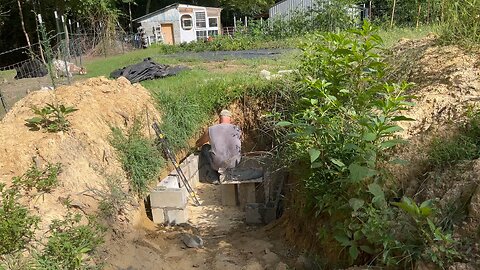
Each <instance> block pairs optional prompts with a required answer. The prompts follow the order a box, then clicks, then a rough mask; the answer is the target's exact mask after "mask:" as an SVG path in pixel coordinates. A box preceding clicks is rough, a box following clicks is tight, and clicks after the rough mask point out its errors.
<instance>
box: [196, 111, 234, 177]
mask: <svg viewBox="0 0 480 270" xmlns="http://www.w3.org/2000/svg"><path fill="white" fill-rule="evenodd" d="M219 118H220V119H219V123H218V124H216V125H213V126H211V127H209V128H208V129H207V130H206V131H205V133H204V134H203V135H202V136H201V137H200V139H198V140H197V142H196V146H197V147H200V146H201V147H202V148H201V158H204V160H206V161H207V162H208V163H209V165H210V166H209V167H210V169H211V170H212V171H210V173H208V172H207V174H209V175H208V176H209V178H210V180H211V181H212V182H216V181H218V179H219V173H223V172H224V171H225V170H227V169H232V168H234V167H235V166H237V164H238V163H240V159H241V147H242V144H241V135H242V131H241V130H240V128H239V127H238V126H237V125H234V124H232V113H231V112H230V111H228V110H222V111H221V112H220V117H219Z"/></svg>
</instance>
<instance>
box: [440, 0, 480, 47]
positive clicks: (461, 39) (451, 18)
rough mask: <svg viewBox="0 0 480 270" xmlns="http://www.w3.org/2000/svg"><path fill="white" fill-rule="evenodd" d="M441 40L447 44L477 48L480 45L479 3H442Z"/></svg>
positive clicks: (475, 0)
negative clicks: (443, 13)
mask: <svg viewBox="0 0 480 270" xmlns="http://www.w3.org/2000/svg"><path fill="white" fill-rule="evenodd" d="M444 5H445V7H444V12H445V15H444V16H443V24H442V25H441V30H440V31H441V38H442V40H443V41H445V42H447V43H461V44H469V45H475V46H478V44H479V43H480V1H478V0H461V1H460V0H452V1H444Z"/></svg>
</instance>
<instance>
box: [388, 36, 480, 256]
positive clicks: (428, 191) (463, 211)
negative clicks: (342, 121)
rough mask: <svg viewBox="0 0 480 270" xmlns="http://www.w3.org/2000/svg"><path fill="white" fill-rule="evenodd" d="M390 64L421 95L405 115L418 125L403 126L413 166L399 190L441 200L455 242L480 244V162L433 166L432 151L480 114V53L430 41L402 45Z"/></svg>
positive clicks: (401, 176) (402, 173) (473, 250)
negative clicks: (438, 140)
mask: <svg viewBox="0 0 480 270" xmlns="http://www.w3.org/2000/svg"><path fill="white" fill-rule="evenodd" d="M390 62H392V63H393V64H394V74H395V76H398V75H399V74H400V75H401V77H402V78H403V79H405V80H407V81H409V82H413V83H415V86H414V87H413V88H412V89H411V90H410V91H409V94H412V95H414V96H416V99H415V100H414V102H415V106H414V107H413V108H411V109H410V110H409V111H407V112H406V113H405V115H406V116H408V117H411V118H414V119H415V120H416V121H412V122H404V123H401V126H402V127H403V128H404V129H405V130H404V131H403V132H402V134H401V136H402V137H404V138H407V139H408V140H409V144H408V145H406V146H405V147H403V148H402V149H400V150H399V153H398V154H399V156H400V157H401V158H403V159H405V160H408V161H409V164H408V166H403V167H398V168H396V170H395V176H396V178H397V180H399V185H400V186H401V187H402V190H403V192H404V193H405V195H406V196H409V197H413V198H415V199H416V200H417V201H424V200H427V199H434V200H436V201H437V208H438V209H439V210H440V211H441V213H442V217H443V219H442V220H441V222H442V225H443V226H445V227H450V228H452V229H453V235H454V238H455V239H457V240H459V241H462V242H463V243H465V239H471V237H472V236H473V235H476V238H477V239H478V234H477V232H478V227H479V224H480V187H479V184H480V181H479V180H478V179H479V177H480V174H479V173H480V160H473V161H464V162H460V163H459V164H456V165H454V166H444V167H432V165H431V164H429V162H428V151H429V149H430V145H431V144H430V142H431V141H432V139H434V138H449V137H450V136H454V135H455V134H457V133H458V132H459V130H458V127H460V126H462V125H464V124H465V123H466V122H467V120H468V116H467V112H468V111H469V110H470V111H471V110H478V109H480V106H479V105H480V104H479V101H480V54H479V53H478V52H468V51H466V50H464V49H462V48H459V47H457V46H441V45H438V44H437V40H436V39H435V37H434V36H429V37H427V38H424V39H421V40H402V41H400V42H399V44H398V45H396V46H395V47H394V48H393V55H392V58H391V61H390ZM464 248H465V250H464ZM467 250H468V251H467ZM460 251H461V252H465V254H480V247H479V245H478V244H476V245H469V244H467V245H463V246H462V247H461V248H460ZM477 256H478V255H477ZM475 260H478V259H476V258H473V257H472V259H471V260H469V261H470V262H471V263H472V262H475ZM476 263H479V262H478V261H477V262H476Z"/></svg>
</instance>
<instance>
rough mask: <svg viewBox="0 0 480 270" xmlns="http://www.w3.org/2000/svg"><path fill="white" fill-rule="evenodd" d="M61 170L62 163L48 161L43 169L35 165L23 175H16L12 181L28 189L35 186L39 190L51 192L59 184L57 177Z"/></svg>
mask: <svg viewBox="0 0 480 270" xmlns="http://www.w3.org/2000/svg"><path fill="white" fill-rule="evenodd" d="M60 172H61V164H60V163H57V164H51V163H48V164H47V166H46V167H45V169H43V170H40V169H39V168H37V167H36V166H35V165H33V166H32V167H30V169H28V170H27V172H26V173H24V174H23V175H22V176H19V177H14V178H13V180H12V182H13V184H14V185H15V186H17V187H21V188H23V189H24V190H26V191H30V190H31V189H33V188H35V189H36V190H37V191H38V192H50V191H52V189H54V188H55V187H57V186H58V179H57V177H58V174H59V173H60Z"/></svg>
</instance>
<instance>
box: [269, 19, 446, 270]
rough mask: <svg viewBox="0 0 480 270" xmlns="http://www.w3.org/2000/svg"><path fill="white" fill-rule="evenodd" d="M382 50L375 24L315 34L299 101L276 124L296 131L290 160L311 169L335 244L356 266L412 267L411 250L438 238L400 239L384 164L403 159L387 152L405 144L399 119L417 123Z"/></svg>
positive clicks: (311, 201) (310, 191)
mask: <svg viewBox="0 0 480 270" xmlns="http://www.w3.org/2000/svg"><path fill="white" fill-rule="evenodd" d="M381 51H382V39H381V38H380V37H379V36H378V35H377V34H376V33H375V29H374V27H373V26H372V25H371V24H370V23H369V22H365V23H364V25H363V27H362V28H361V29H354V30H350V31H348V32H344V33H339V34H334V33H326V34H322V35H320V34H317V35H314V36H312V37H311V38H310V40H309V41H308V42H307V43H306V44H305V45H304V46H303V59H302V65H301V68H300V71H301V74H302V76H303V85H302V87H301V89H299V93H298V94H299V95H300V98H299V101H298V102H297V103H296V104H294V106H293V107H292V110H293V111H292V112H291V115H290V117H289V118H288V119H287V120H288V121H282V122H279V123H278V126H285V127H289V128H290V131H291V132H292V134H291V135H290V137H288V140H289V144H288V145H287V151H288V153H290V154H291V153H293V155H290V157H289V159H288V162H290V163H291V164H292V158H293V159H294V161H297V162H295V163H293V164H298V161H300V162H303V163H307V164H308V166H309V167H310V171H309V173H308V176H307V177H306V178H305V188H306V192H307V195H308V196H307V203H308V205H309V206H311V208H312V209H313V210H314V212H315V214H316V215H317V216H318V217H319V218H321V219H322V220H326V221H327V222H323V223H322V224H323V227H322V228H319V232H318V235H319V236H320V237H321V239H322V240H323V241H325V242H326V243H330V242H331V241H332V240H333V241H337V242H338V243H339V244H340V245H341V246H342V247H343V248H344V249H345V250H346V251H347V253H348V257H349V258H350V262H351V263H354V262H357V263H362V262H368V261H369V260H370V261H375V262H376V263H379V264H386V265H400V264H403V265H409V264H411V263H412V261H414V260H415V259H418V258H419V257H415V256H412V254H424V253H425V252H427V250H428V249H429V245H430V244H432V243H431V242H430V241H424V240H425V237H427V235H426V234H412V236H413V237H414V239H413V240H412V241H410V239H405V240H404V241H403V242H402V241H401V240H398V239H397V236H398V235H397V233H396V231H397V229H398V227H397V225H398V222H400V221H401V220H399V219H398V218H397V217H398V216H399V211H398V209H397V208H394V207H392V206H391V205H390V204H389V198H391V197H394V196H395V191H394V190H393V189H391V186H392V183H389V181H388V180H389V179H390V178H391V176H390V174H389V172H388V171H387V170H386V169H385V166H384V164H385V163H388V162H398V160H392V159H391V157H390V155H389V149H391V148H392V147H395V146H396V145H399V144H402V143H404V141H403V140H401V139H398V137H397V136H396V133H397V132H398V131H400V130H402V129H401V128H400V127H399V126H398V125H397V122H398V121H408V120H412V119H409V118H407V117H405V116H403V115H402V112H403V111H404V110H406V109H408V108H409V107H410V106H412V105H413V104H412V103H410V102H409V100H410V99H412V97H411V96H408V95H407V94H406V91H407V90H408V88H409V87H410V85H409V84H408V83H400V84H396V83H390V82H388V81H386V79H385V74H386V68H387V67H386V64H385V60H384V57H383V56H382V55H381V54H380V52H381ZM405 222H406V223H401V225H405V224H407V221H405ZM422 226H423V224H422ZM422 226H420V227H422ZM422 229H423V227H422ZM329 231H333V233H330V234H329V233H327V232H329ZM428 236H430V235H428ZM412 242H415V243H417V242H418V243H420V244H419V245H410V244H411V243H412ZM413 249H417V250H413ZM440 259H441V258H440ZM432 260H433V259H432ZM434 261H435V260H434ZM435 262H437V263H438V261H435Z"/></svg>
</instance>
